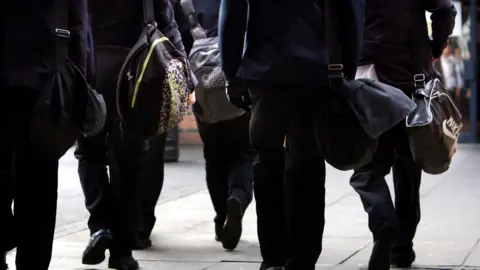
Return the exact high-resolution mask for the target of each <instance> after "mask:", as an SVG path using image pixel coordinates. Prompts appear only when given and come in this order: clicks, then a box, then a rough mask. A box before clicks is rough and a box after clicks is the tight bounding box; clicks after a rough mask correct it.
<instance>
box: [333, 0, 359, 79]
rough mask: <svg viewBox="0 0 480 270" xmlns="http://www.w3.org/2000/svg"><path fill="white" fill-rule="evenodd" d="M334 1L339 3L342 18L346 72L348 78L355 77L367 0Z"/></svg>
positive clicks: (341, 40)
mask: <svg viewBox="0 0 480 270" xmlns="http://www.w3.org/2000/svg"><path fill="white" fill-rule="evenodd" d="M332 2H335V4H337V7H335V10H336V13H337V14H336V16H337V18H339V19H340V21H339V22H338V27H339V28H340V29H339V30H340V31H339V32H340V33H339V35H340V37H339V38H340V44H341V53H342V63H343V66H344V73H345V76H346V77H347V78H349V79H353V78H355V73H356V71H357V65H358V59H359V57H360V50H361V46H362V41H363V29H364V25H365V0H344V1H338V0H332Z"/></svg>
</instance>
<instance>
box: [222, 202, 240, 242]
mask: <svg viewBox="0 0 480 270" xmlns="http://www.w3.org/2000/svg"><path fill="white" fill-rule="evenodd" d="M242 217H243V210H242V204H241V203H240V201H239V200H238V199H236V198H233V199H229V200H228V201H227V222H226V224H225V227H223V231H222V245H223V248H225V249H227V250H234V249H235V248H236V247H237V245H238V242H239V241H240V237H241V236H242Z"/></svg>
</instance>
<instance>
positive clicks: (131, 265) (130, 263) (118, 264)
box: [108, 256, 140, 270]
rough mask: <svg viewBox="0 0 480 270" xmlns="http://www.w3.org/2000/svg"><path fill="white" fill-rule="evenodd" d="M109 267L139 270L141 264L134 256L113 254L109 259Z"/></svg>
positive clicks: (117, 269)
mask: <svg viewBox="0 0 480 270" xmlns="http://www.w3.org/2000/svg"><path fill="white" fill-rule="evenodd" d="M108 268H110V269H116V270H138V269H140V266H139V264H138V262H137V261H136V260H135V259H134V258H133V256H123V257H117V256H112V257H110V259H109V260H108Z"/></svg>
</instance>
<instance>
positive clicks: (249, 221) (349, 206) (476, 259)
mask: <svg viewBox="0 0 480 270" xmlns="http://www.w3.org/2000/svg"><path fill="white" fill-rule="evenodd" d="M203 164H204V163H203V160H202V153H201V149H200V148H183V149H182V151H181V157H180V162H179V163H174V164H167V165H166V170H165V188H164V190H163V193H162V197H161V199H160V200H159V203H158V206H157V209H156V213H157V219H158V221H157V225H156V227H155V230H154V232H153V237H152V240H153V243H154V246H153V247H152V248H151V249H150V250H146V251H139V252H135V257H136V258H137V259H138V260H139V261H140V264H141V267H142V269H176V270H200V269H202V270H258V267H259V264H260V262H261V257H260V252H259V247H258V240H257V236H256V215H255V205H254V203H253V204H252V205H251V207H249V209H248V210H247V212H246V214H245V218H244V232H243V236H242V240H241V242H240V244H239V246H238V248H237V249H236V250H235V251H233V252H227V251H225V250H223V248H222V247H221V244H219V243H218V242H216V241H215V240H214V233H213V221H212V220H213V217H214V211H213V208H212V206H211V203H210V198H209V195H208V193H207V191H206V185H205V180H204V179H205V172H204V170H203V166H204V165H203ZM479 166H480V145H461V146H460V149H459V150H458V152H457V154H456V156H455V158H454V162H453V164H452V166H451V168H450V170H449V171H447V172H446V173H444V174H442V175H437V176H432V175H426V174H424V177H423V183H422V188H421V197H422V200H421V203H422V221H421V223H420V225H419V228H418V232H417V236H416V238H415V246H414V248H415V250H416V253H417V260H416V262H415V268H416V269H480V207H479V206H480V181H479V180H480V177H479V174H480V168H479ZM350 175H351V173H350V172H340V171H337V170H335V169H333V168H332V167H328V168H327V184H326V186H327V199H326V200H327V208H326V226H325V233H324V241H323V242H324V243H323V246H324V249H323V252H322V255H321V256H320V258H319V260H318V267H317V269H362V268H364V267H365V266H366V264H367V263H368V258H369V255H370V252H371V249H372V237H371V234H370V232H369V230H368V225H367V221H368V220H367V215H366V214H365V213H364V211H363V207H362V204H361V202H360V199H359V198H358V195H357V194H356V193H354V192H353V190H352V189H351V187H350V186H349V183H348V180H349V177H350ZM387 179H388V182H389V185H390V187H391V186H392V183H391V178H390V177H389V178H387ZM87 217H88V215H87V212H86V211H85V209H84V206H83V195H82V194H81V189H80V185H79V183H78V176H77V174H76V161H75V159H74V158H73V156H72V154H71V153H69V154H67V155H66V156H65V157H64V158H63V159H62V160H61V168H60V187H59V212H58V224H57V231H56V239H55V242H54V250H53V257H52V263H51V268H50V269H51V270H54V269H59V270H72V269H78V270H79V269H85V270H87V269H99V270H103V269H108V268H107V266H106V264H101V265H99V266H96V267H93V268H92V267H90V266H82V264H81V261H80V260H81V258H80V257H81V254H82V252H83V249H84V248H85V246H86V244H87V241H88V238H89V234H88V231H87V230H86V219H87ZM13 260H14V252H12V253H11V254H9V255H8V261H9V263H10V265H11V266H13ZM13 269H15V268H13Z"/></svg>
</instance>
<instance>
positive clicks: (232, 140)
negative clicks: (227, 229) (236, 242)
mask: <svg viewBox="0 0 480 270" xmlns="http://www.w3.org/2000/svg"><path fill="white" fill-rule="evenodd" d="M197 123H198V125H197V126H198V132H199V133H200V136H201V138H202V141H203V144H204V147H203V154H204V157H205V162H206V164H205V170H206V175H207V187H208V191H209V193H210V198H211V199H212V203H213V208H214V209H215V213H216V217H215V223H217V224H223V223H225V221H226V218H227V210H226V206H227V199H228V198H229V197H236V198H238V199H240V201H241V203H242V205H243V210H244V211H245V210H246V209H247V207H248V205H249V204H250V202H251V201H252V184H253V160H254V158H255V151H254V150H253V148H252V146H251V144H250V139H249V135H248V132H249V124H250V114H249V113H245V114H244V115H242V116H239V117H237V118H235V119H232V120H227V121H222V122H218V123H212V124H210V123H205V122H202V121H200V120H198V119H197Z"/></svg>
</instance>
